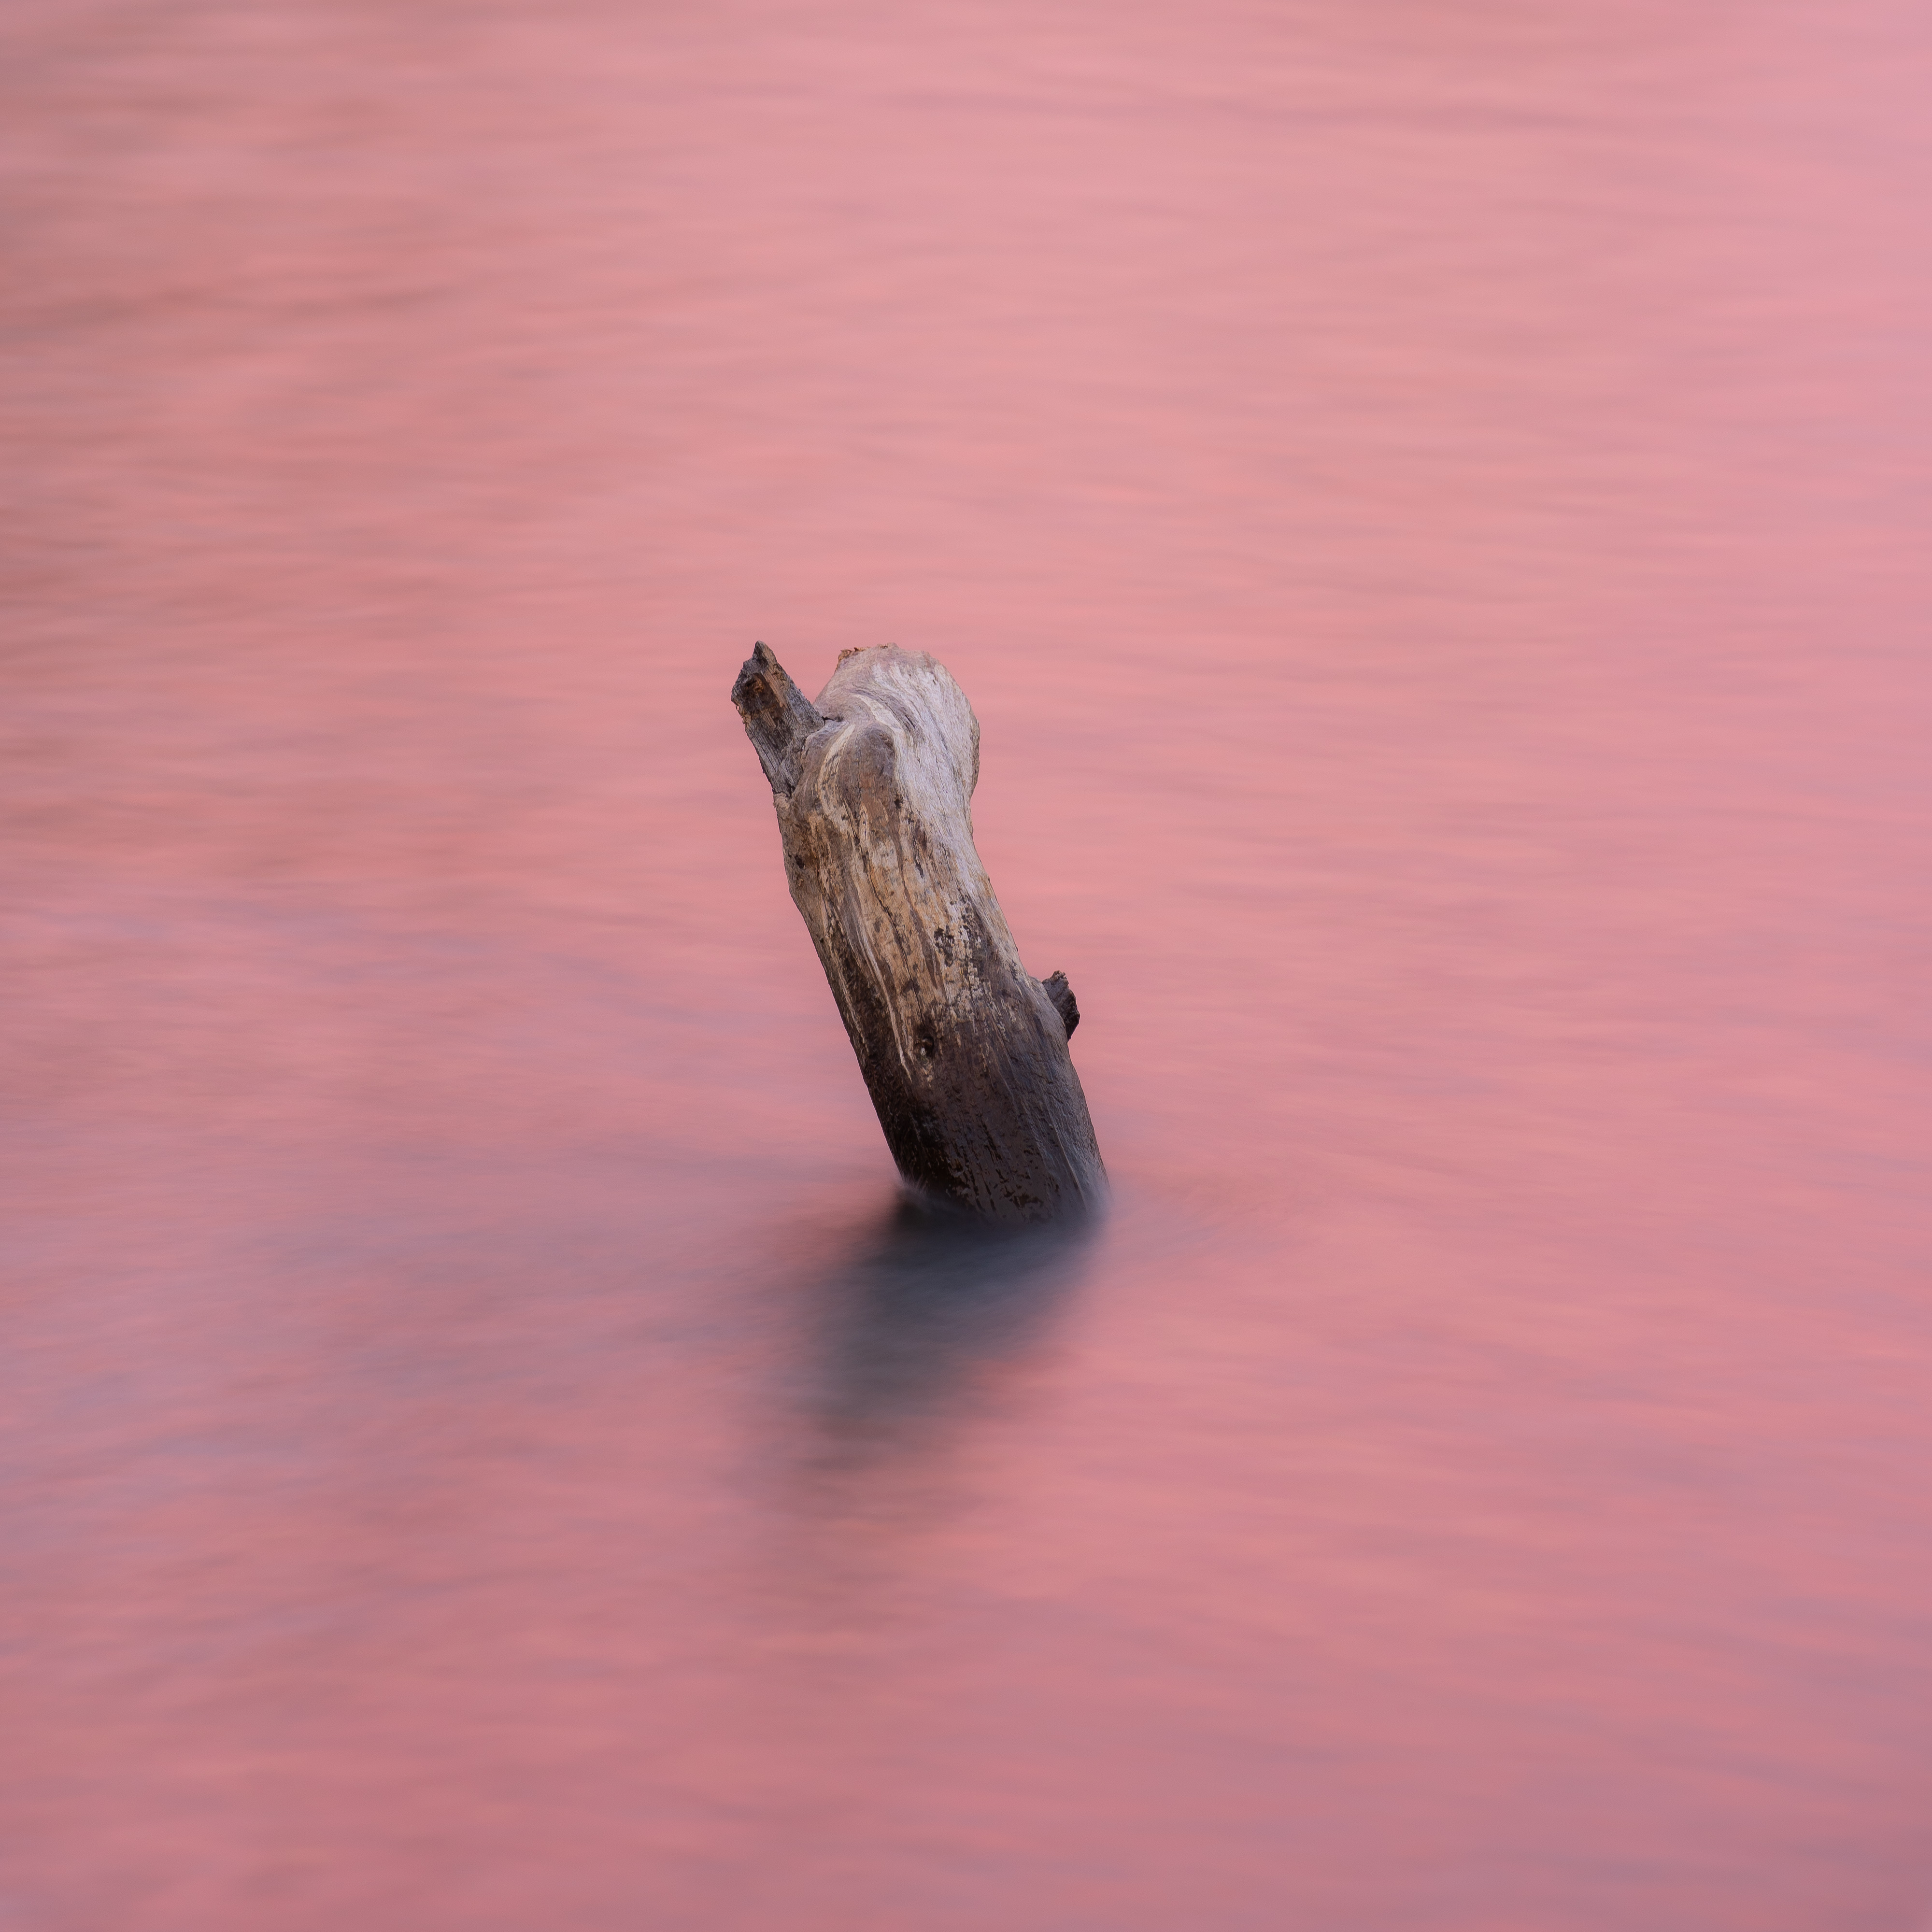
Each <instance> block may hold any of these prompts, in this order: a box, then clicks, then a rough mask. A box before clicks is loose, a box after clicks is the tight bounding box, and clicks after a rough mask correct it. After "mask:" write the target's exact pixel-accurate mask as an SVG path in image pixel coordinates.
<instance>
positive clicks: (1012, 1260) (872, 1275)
mask: <svg viewBox="0 0 1932 1932" xmlns="http://www.w3.org/2000/svg"><path fill="white" fill-rule="evenodd" d="M1099 1225H1100V1224H1099V1221H1098V1219H1097V1217H1083V1218H1082V1219H1079V1220H1069V1221H1063V1222H1056V1223H1052V1224H1050V1225H1049V1226H1043V1227H1024V1228H1011V1227H999V1226H989V1225H988V1224H987V1223H984V1222H982V1221H977V1220H971V1219H970V1218H969V1217H966V1216H964V1215H962V1214H959V1213H957V1212H956V1211H951V1210H948V1209H945V1208H934V1207H932V1206H929V1205H926V1204H924V1203H922V1202H918V1201H916V1200H912V1199H904V1198H901V1199H900V1200H899V1201H898V1202H897V1203H896V1204H895V1205H894V1206H893V1207H892V1208H891V1209H889V1211H887V1212H886V1214H884V1215H883V1217H881V1218H880V1220H878V1221H877V1222H876V1223H874V1224H873V1226H871V1228H870V1229H868V1230H867V1231H866V1232H865V1235H864V1236H863V1237H862V1238H861V1240H860V1241H859V1242H858V1244H856V1247H854V1249H853V1251H852V1252H851V1253H850V1255H848V1256H847V1257H846V1259H844V1261H843V1262H841V1263H840V1264H839V1265H838V1266H837V1267H835V1268H833V1269H832V1271H829V1273H828V1274H826V1275H825V1276H824V1277H822V1278H821V1280H820V1282H819V1283H818V1285H817V1290H816V1298H817V1301H818V1304H819V1306H820V1321H819V1325H818V1326H819V1337H818V1347H817V1351H816V1354H817V1364H816V1367H817V1373H816V1375H815V1376H814V1379H813V1380H814V1387H813V1388H812V1391H811V1399H812V1406H813V1407H814V1410H815V1411H816V1412H817V1418H818V1421H819V1422H820V1426H821V1427H823V1429H824V1430H826V1433H827V1435H828V1436H829V1437H831V1438H832V1440H833V1441H834V1442H836V1443H837V1444H838V1445H840V1446H841V1447H844V1448H848V1449H852V1450H861V1451H862V1448H864V1446H865V1443H866V1442H867V1441H868V1439H871V1438H874V1437H879V1436H891V1437H892V1438H894V1439H897V1438H898V1437H899V1436H901V1434H902V1433H904V1431H906V1430H908V1429H910V1430H917V1429H918V1428H919V1426H920V1425H921V1424H926V1423H929V1422H930V1421H935V1420H936V1419H938V1418H939V1417H940V1416H941V1415H944V1414H946V1413H948V1412H951V1411H952V1410H953V1409H956V1407H957V1406H959V1404H960V1403H962V1401H963V1400H967V1399H968V1398H969V1397H971V1394H972V1393H973V1392H974V1390H975V1388H977V1386H978V1385H980V1383H981V1382H982V1381H983V1378H984V1377H985V1376H986V1374H987V1373H989V1371H993V1370H997V1369H998V1368H999V1367H1001V1366H1004V1365H1005V1364H1010V1363H1013V1362H1014V1361H1017V1360H1018V1359H1019V1358H1022V1356H1024V1355H1025V1353H1026V1352H1028V1349H1030V1348H1031V1346H1033V1345H1034V1343H1037V1341H1038V1340H1039V1339H1040V1336H1041V1334H1042V1332H1043V1329H1044V1328H1045V1327H1046V1325H1047V1323H1048V1321H1049V1318H1050V1317H1051V1316H1052V1315H1053V1314H1054V1313H1055V1311H1056V1310H1058V1308H1060V1307H1061V1306H1062V1305H1063V1304H1064V1301H1065V1298H1066V1296H1067V1293H1068V1292H1069V1290H1070V1289H1072V1287H1073V1285H1074V1283H1075V1282H1076V1280H1077V1279H1078V1277H1079V1272H1080V1268H1081V1264H1082V1261H1083V1260H1084V1259H1085V1256H1086V1254H1087V1253H1088V1250H1089V1249H1090V1248H1091V1245H1092V1243H1093V1240H1094V1236H1095V1235H1096V1234H1097V1232H1098V1231H1099Z"/></svg>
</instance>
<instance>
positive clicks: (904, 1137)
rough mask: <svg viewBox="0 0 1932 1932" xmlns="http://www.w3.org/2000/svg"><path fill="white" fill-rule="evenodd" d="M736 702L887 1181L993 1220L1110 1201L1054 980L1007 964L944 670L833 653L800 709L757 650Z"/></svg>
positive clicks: (966, 753) (960, 717) (882, 653)
mask: <svg viewBox="0 0 1932 1932" xmlns="http://www.w3.org/2000/svg"><path fill="white" fill-rule="evenodd" d="M731 697H732V701H733V703H735V704H736V706H737V707H738V710H739V715H741V716H742V718H743V719H744V721H745V733H746V734H747V735H748V736H749V737H750V739H751V742H752V745H754V747H755V748H756V749H757V754H758V759H759V762H760V763H761V764H762V765H763V766H764V770H765V775H766V778H769V780H770V781H771V787H772V802H773V803H774V804H775V806H776V807H777V809H778V831H779V835H780V838H781V841H782V843H783V845H784V862H785V873H786V876H787V879H788V880H789V881H790V886H791V895H792V898H793V900H794V901H796V904H797V906H798V909H799V912H800V913H802V914H803V915H804V918H805V926H806V928H807V929H808V931H809V932H811V938H812V942H813V944H814V945H815V946H816V947H817V949H818V957H819V959H820V962H821V963H822V964H823V966H824V968H825V977H826V980H827V981H828V982H829V983H830V986H831V988H832V998H834V999H835V1000H836V1001H837V1002H838V1011H839V1013H840V1014H841V1016H842V1017H843V1018H844V1022H845V1031H846V1033H847V1035H848V1036H849V1037H850V1040H851V1042H852V1050H853V1052H854V1053H855V1054H856V1055H857V1056H858V1059H859V1070H860V1072H861V1073H863V1075H864V1076H865V1085H866V1087H867V1088H868V1091H870V1093H871V1097H872V1104H873V1106H874V1107H875V1108H876V1109H877V1111H878V1115H879V1124H880V1127H883V1129H884V1130H885V1135H886V1144H887V1145H888V1146H889V1147H890V1148H891V1149H892V1158H893V1159H894V1160H895V1161H896V1162H897V1163H898V1169H899V1172H900V1174H901V1175H902V1176H903V1177H904V1179H905V1180H906V1181H907V1183H908V1184H910V1186H911V1187H913V1188H914V1189H915V1190H917V1191H919V1193H923V1194H925V1195H927V1196H932V1197H936V1198H937V1199H941V1200H943V1201H948V1202H953V1203H955V1204H956V1205H958V1206H959V1207H962V1208H966V1209H968V1210H970V1211H972V1212H973V1213H974V1214H980V1215H984V1216H986V1217H990V1218H992V1219H993V1220H1003V1221H1040V1220H1049V1219H1051V1218H1052V1217H1055V1216H1056V1215H1059V1214H1066V1213H1068V1212H1070V1211H1076V1210H1080V1209H1085V1208H1092V1207H1094V1206H1096V1205H1097V1204H1098V1203H1099V1202H1100V1199H1101V1197H1102V1196H1103V1193H1104V1192H1105V1190H1106V1170H1105V1169H1103V1167H1102V1166H1101V1164H1100V1150H1099V1149H1098V1148H1097V1146H1096V1145H1095V1144H1094V1125H1093V1122H1092V1121H1091V1118H1089V1117H1088V1112H1087V1097H1086V1096H1085V1094H1084V1093H1082V1091H1081V1087H1080V1076H1079V1075H1078V1074H1077V1073H1075V1071H1074V1070H1073V1059H1072V1057H1071V1055H1070V1054H1069V1053H1068V1052H1067V1040H1068V1037H1069V1035H1070V1034H1071V1033H1072V1032H1073V1028H1074V1027H1075V1026H1076V1025H1078V1024H1079V1017H1080V1016H1079V1008H1078V1007H1077V1006H1076V1005H1075V1004H1074V1000H1073V992H1072V990H1071V989H1070V988H1069V986H1067V979H1066V976H1065V974H1059V973H1056V974H1054V975H1052V977H1051V978H1050V979H1049V980H1046V981H1045V982H1043V981H1040V980H1036V979H1034V977H1032V976H1031V974H1028V971H1026V969H1025V968H1024V967H1023V966H1022V965H1021V964H1020V957H1019V950H1018V948H1017V947H1015V945H1014V944H1013V935H1012V933H1011V932H1010V931H1008V929H1007V922H1006V918H1005V916H1004V914H1003V913H1001V910H1000V904H999V901H998V899H996V898H995V897H994V896H993V886H992V880H990V879H989V878H988V877H987V876H986V867H985V866H984V865H982V864H981V863H980V854H979V853H978V852H977V850H975V848H974V844H973V819H972V811H971V804H972V797H973V788H974V785H975V784H977V782H978V781H979V776H980V722H979V720H978V719H977V718H975V717H974V715H973V707H972V706H971V705H970V704H968V703H967V701H966V694H965V692H964V691H962V690H961V689H960V688H959V685H956V683H954V682H953V679H952V678H951V676H950V675H949V674H948V673H947V670H946V668H945V667H944V665H942V664H938V663H937V662H936V661H935V660H934V659H933V658H930V657H929V656H928V655H926V653H925V652H923V651H902V650H901V649H898V646H896V645H892V644H884V645H880V646H878V647H877V648H876V649H871V650H861V651H847V652H844V654H843V655H841V657H840V658H839V660H838V668H837V669H836V670H835V671H833V673H832V677H831V679H830V681H829V682H828V683H827V684H826V687H825V688H824V689H823V691H820V693H819V694H818V698H817V703H808V702H807V700H805V697H803V695H802V694H801V693H800V692H799V690H798V688H797V687H796V685H794V684H793V682H792V681H791V679H790V678H789V677H788V676H786V674H785V671H784V667H783V666H782V665H781V664H779V662H778V659H777V658H775V657H774V656H773V655H772V653H771V652H770V651H769V649H767V648H766V646H764V645H763V644H760V645H759V646H757V649H755V650H754V652H752V654H751V657H750V658H748V659H747V660H746V661H745V667H744V668H743V669H742V670H741V671H740V672H739V673H738V681H737V682H736V685H734V686H733V688H732V692H731Z"/></svg>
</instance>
